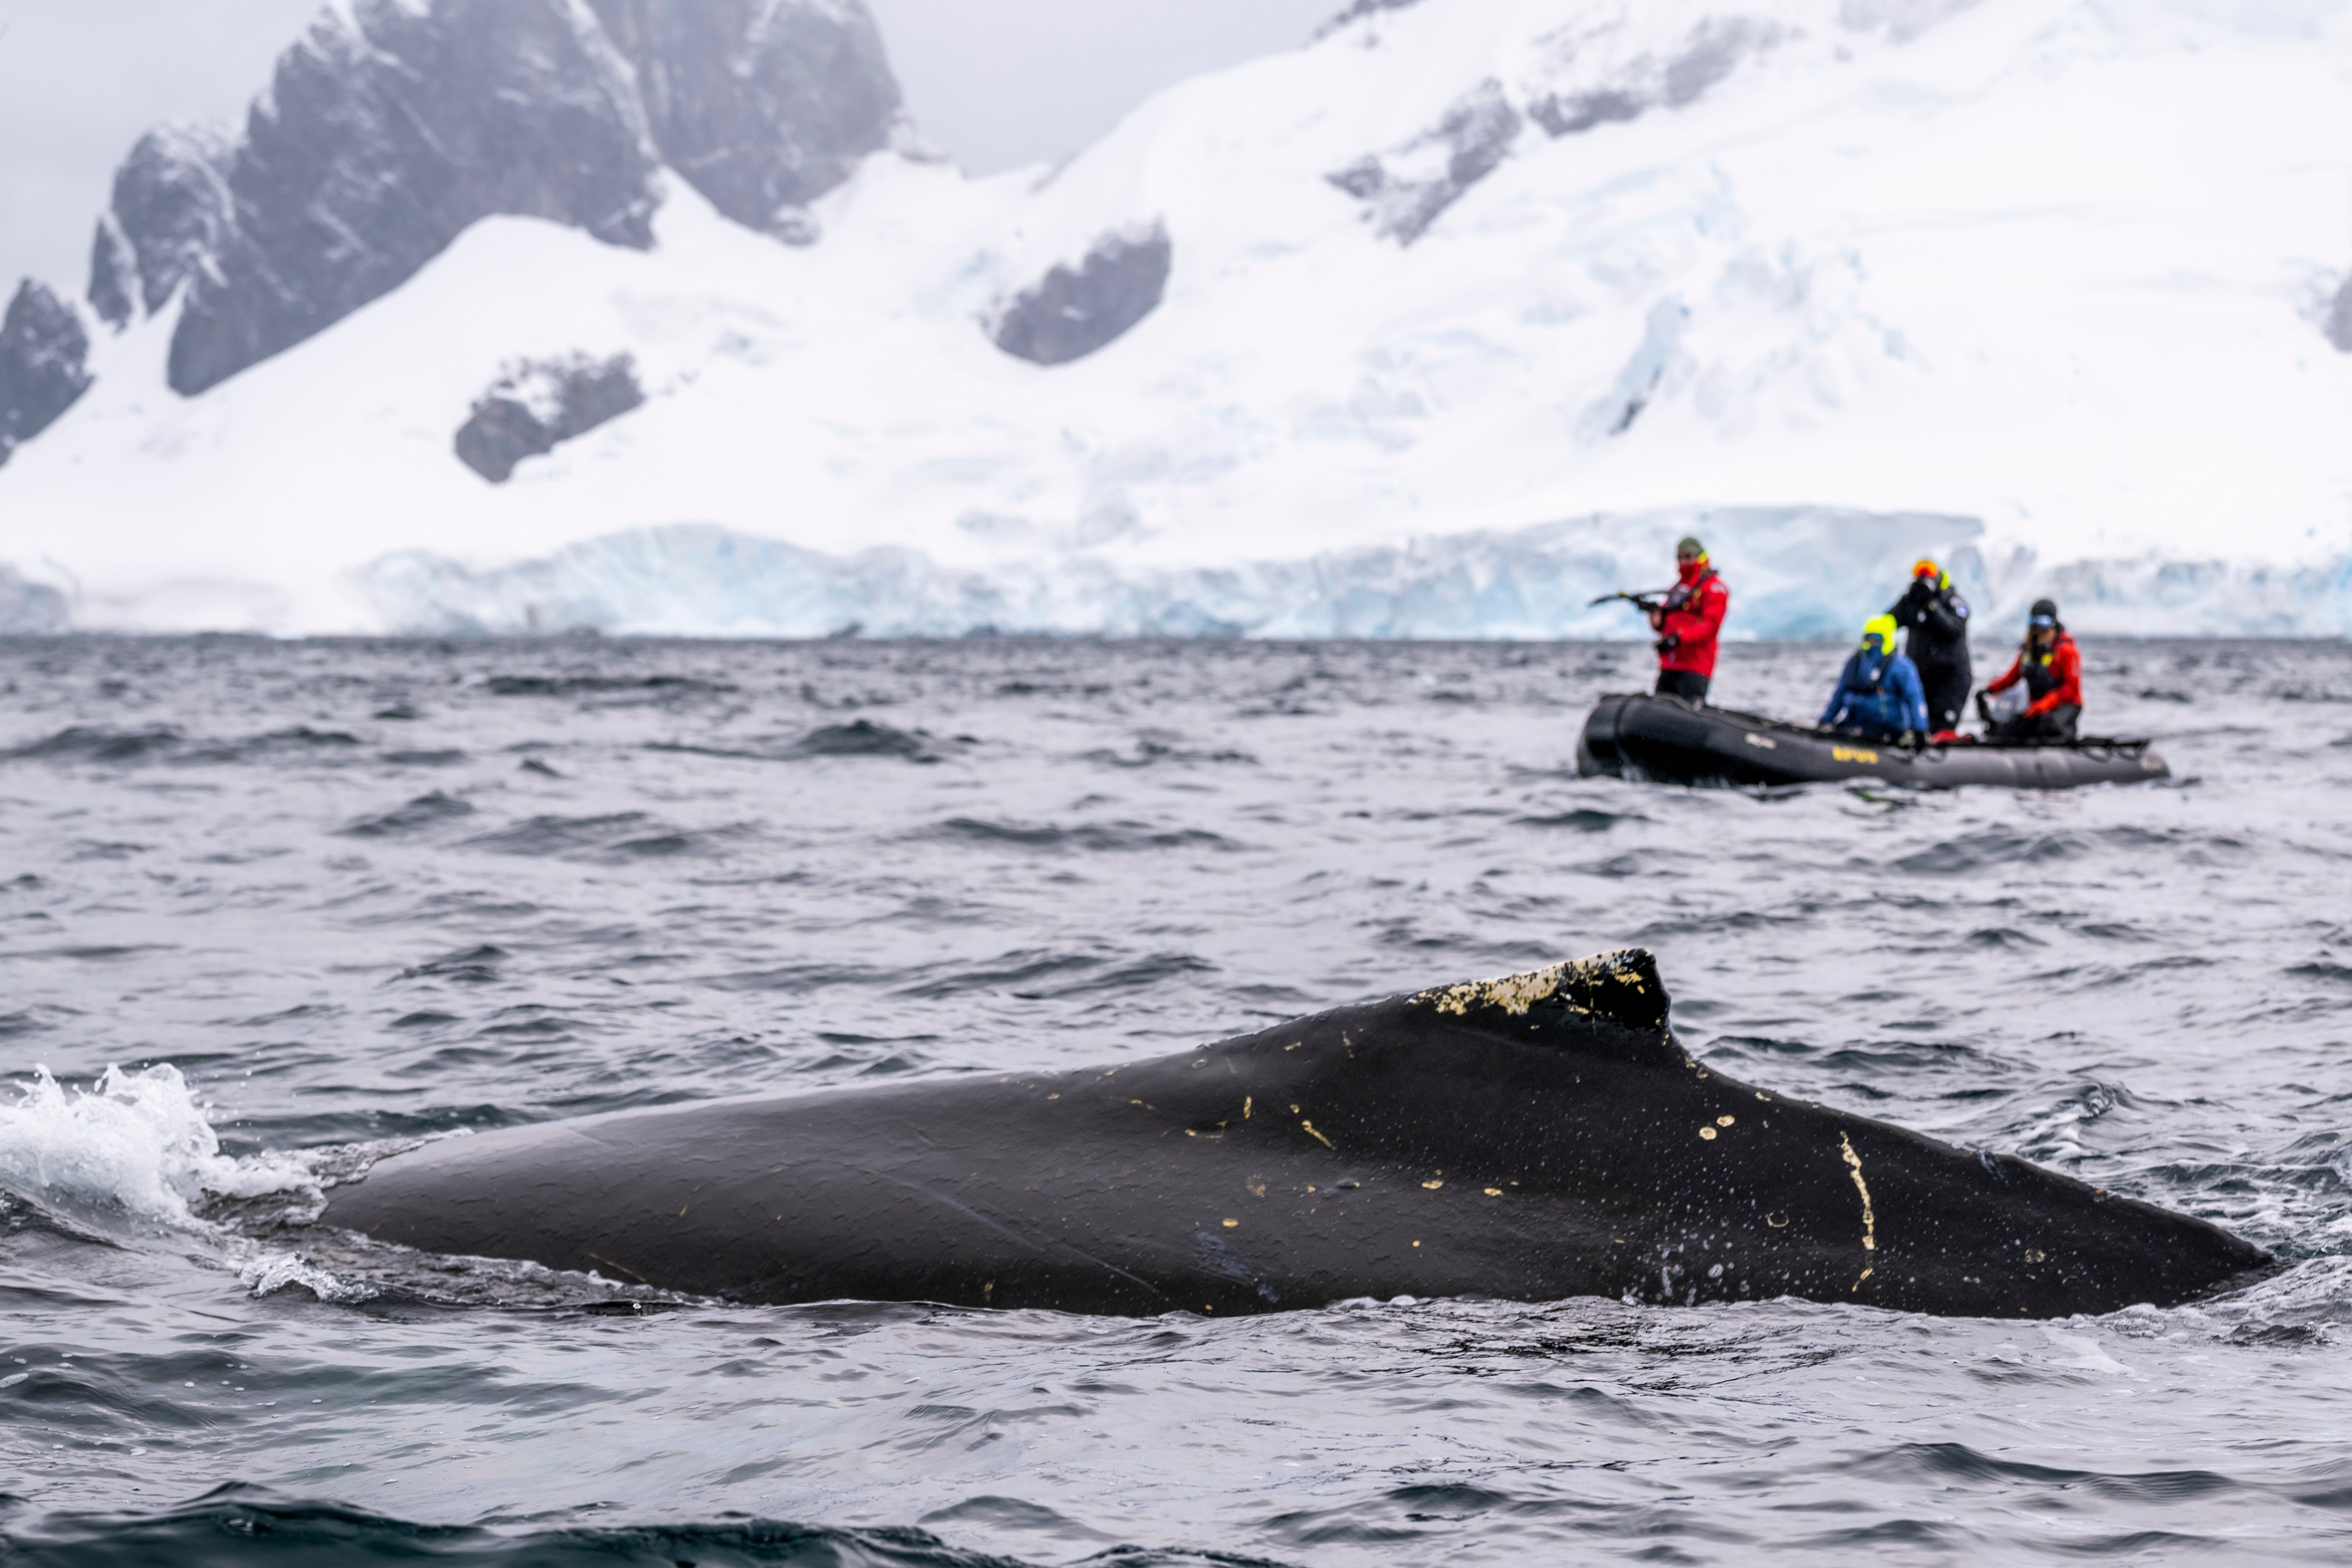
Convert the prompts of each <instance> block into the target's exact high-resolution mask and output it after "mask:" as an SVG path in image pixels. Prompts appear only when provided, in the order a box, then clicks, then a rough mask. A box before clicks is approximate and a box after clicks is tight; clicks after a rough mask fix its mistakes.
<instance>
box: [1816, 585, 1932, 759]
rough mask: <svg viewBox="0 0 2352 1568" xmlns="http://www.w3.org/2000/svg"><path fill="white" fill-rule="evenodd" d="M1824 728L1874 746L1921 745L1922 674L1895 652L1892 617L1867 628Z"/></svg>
mask: <svg viewBox="0 0 2352 1568" xmlns="http://www.w3.org/2000/svg"><path fill="white" fill-rule="evenodd" d="M1820 722H1821V727H1822V729H1824V730H1834V731H1837V732H1838V733H1840V734H1842V735H1859V736H1862V737H1864V738H1865V739H1867V740H1873V741H1894V740H1903V741H1908V742H1916V741H1917V740H1918V739H1919V738H1920V737H1921V736H1922V735H1925V734H1926V733H1927V696H1926V694H1925V692H1924V691H1923V689H1921V687H1920V684H1919V668H1918V666H1916V665H1915V664H1913V663H1912V662H1911V661H1910V660H1909V659H1907V658H1904V657H1903V656H1902V655H1901V654H1899V653H1897V652H1895V617H1894V616H1872V617H1871V618H1870V620H1869V621H1868V622H1866V623H1865V624H1864V626H1863V628H1862V646H1861V647H1858V648H1856V649H1855V650H1854V651H1853V655H1852V656H1851V657H1850V658H1847V659H1846V661H1845V668H1843V669H1842V670H1840V671H1839V672H1838V683H1837V689H1836V690H1835V691H1832V692H1831V693H1830V702H1829V706H1828V707H1826V708H1824V709H1822V717H1821V721H1820Z"/></svg>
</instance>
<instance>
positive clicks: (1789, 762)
mask: <svg viewBox="0 0 2352 1568" xmlns="http://www.w3.org/2000/svg"><path fill="white" fill-rule="evenodd" d="M1576 771H1577V772H1578V773H1580V774H1582V775H1583V776H1584V777H1586V778H1593V777H1596V776H1599V775H1602V774H1606V775H1608V776H1609V777H1612V778H1622V779H1642V780H1646V781H1648V782H1650V783H1653V784H1714V785H1717V786H1737V785H1753V784H1823V783H1828V782H1832V781H1834V780H1840V779H1883V780H1885V782H1886V783H1888V784H1907V785H1910V786H1912V787H1914V788H1919V789H1952V788H1957V787H1958V786H1959V785H1961V784H2000V785H2005V786H2007V787H2009V788H2011V789H2073V788H2074V787H2075V786H2076V785H2079V784H2137V783H2139V782H2141V781H2142V780H2146V779H2161V778H2169V777H2171V776H2172V770H2171V769H2170V768H2168V767H2167V766H2165V764H2164V759H2163V758H2162V757H2159V756H2158V755H2157V754H2156V752H2154V751H2152V750H2150V749H2149V746H2148V743H2147V742H2146V741H2102V740H2087V739H2086V740H2080V741H2075V742H2072V743H2071V744H2067V745H2028V744H2022V743H2019V742H1987V741H1964V742H1957V743H1955V744H1951V745H1944V746H1923V747H1921V748H1920V749H1919V750H1917V751H1916V752H1913V751H1906V750H1905V749H1904V748H1902V747H1900V746H1894V745H1885V744H1882V743H1880V742H1874V741H1859V740H1855V739H1853V737H1851V736H1846V735H1832V734H1829V733H1826V732H1824V731H1820V730H1815V729H1811V728H1809V727H1807V726H1804V725H1801V724H1788V723H1783V722H1782V721H1780V720H1778V719H1759V718H1758V717H1757V716H1756V715H1755V714H1753V713H1735V712H1732V711H1731V710H1728V709H1724V708H1706V707H1696V706H1694V705H1692V704H1691V703H1689V702H1686V701H1685V700H1683V699H1681V698H1679V697H1650V696H1631V697H1604V698H1602V699H1601V701H1600V702H1599V704H1598V705H1596V706H1595V707H1594V708H1593V710H1592V716H1591V718H1589V719H1587V720H1586V721H1584V733H1583V734H1582V735H1580V736H1579V737H1578V738H1577V742H1576Z"/></svg>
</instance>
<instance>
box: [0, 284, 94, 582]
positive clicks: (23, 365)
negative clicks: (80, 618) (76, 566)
mask: <svg viewBox="0 0 2352 1568" xmlns="http://www.w3.org/2000/svg"><path fill="white" fill-rule="evenodd" d="M92 379H93V378H92V377H91V375H90V374H89V332H88V331H84V330H83V328H82V324H81V318H80V317H79V316H78V315H76V314H75V313H74V309H73V307H72V306H70V305H68V304H67V303H66V302H65V301H64V300H60V299H58V297H57V296H56V295H55V294H53V293H51V292H49V290H48V289H46V288H44V287H43V286H41V285H40V284H38V283H36V282H34V281H33V280H32V279H29V278H27V279H25V281H24V283H23V284H22V285H21V286H19V287H18V289H16V298H15V299H13V300H9V301H8V313H7V314H6V315H5V317H0V464H5V463H6V462H7V460H8V456H9V454H10V453H12V452H14V451H15V450H16V448H17V447H21V446H23V445H24V444H25V443H26V442H27V441H29V440H31V439H32V438H33V437H36V436H37V435H39V434H40V433H41V432H42V431H44V430H46V429H47V428H48V427H49V426H51V425H54V424H56V423H57V420H58V416H59V415H61V414H63V413H64V412H65V411H66V410H67V409H68V408H71V407H72V406H73V405H74V402H75V400H76V399H78V398H79V397H80V396H81V395H82V394H83V393H85V392H88V391H89V384H90V382H91V380H92ZM44 591H46V590H44ZM0 593H5V585H0Z"/></svg>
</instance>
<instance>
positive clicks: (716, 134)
mask: <svg viewBox="0 0 2352 1568" xmlns="http://www.w3.org/2000/svg"><path fill="white" fill-rule="evenodd" d="M589 4H590V5H592V6H593V7H594V9H595V12H596V15H597V16H598V17H599V18H600V19H602V21H603V22H604V28H605V31H606V32H607V33H609V34H610V35H611V36H612V38H613V41H614V43H615V44H617V45H618V46H619V47H620V48H621V51H622V53H624V54H625V55H626V56H628V58H629V59H630V60H631V61H632V62H633V63H634V64H635V67H636V74H637V89H638V93H639V95H640V97H641V98H642V100H643V101H644V104H645V110H646V119H647V121H649V122H650V123H651V125H652V127H653V134H654V141H655V143H656V146H658V147H659V148H660V150H661V154H662V158H663V161H664V162H666V163H668V164H669V166H670V167H671V168H673V169H675V170H677V172H678V174H681V175H683V176H684V177H685V178H686V179H687V180H688V182H689V183H690V184H693V186H694V188H695V189H696V190H698V191H700V192H701V193H702V194H703V195H706V196H708V197H709V198H710V202H711V205H714V206H716V207H717V208H718V209H719V211H720V212H722V213H725V214H726V215H727V216H729V217H730V218H733V219H734V220H735V221H736V222H737V223H740V224H743V225H746V226H749V227H751V228H758V229H764V230H767V231H769V232H771V233H774V234H777V235H778V236H779V237H782V238H785V239H789V240H793V241H795V242H804V241H805V240H806V239H808V238H813V237H814V231H813V229H811V228H810V226H809V225H808V220H807V218H806V216H805V215H804V214H803V211H802V209H803V208H804V207H806V206H807V205H808V204H809V203H810V202H812V201H814V200H815V199H816V198H817V197H819V196H821V195H824V193H825V192H827V191H829V190H831V189H833V188H834V187H835V185H838V184H841V183H842V181H844V180H845V179H847V178H848V177H849V175H850V174H851V173H852V172H853V171H854V170H856V167H857V164H858V162H859V160H861V159H863V158H864V157H866V155H867V154H868V153H874V152H877V151H878V150H880V149H881V148H882V147H884V146H886V145H887V144H888V143H889V141H890V138H891V135H892V133H893V132H894V131H895V130H896V129H897V128H898V123H899V118H900V100H899V95H898V81H897V79H895V78H894V77H892V76H891V74H890V64H889V61H888V59H887V57H886V56H885V55H884V53H883V49H882V35H881V33H880V32H879V31H878V30H877V28H876V27H875V26H874V18H873V17H872V16H870V15H868V14H867V12H866V7H865V5H862V4H860V3H859V0H847V3H842V0H699V3H698V4H692V5H682V4H679V3H677V0H589Z"/></svg>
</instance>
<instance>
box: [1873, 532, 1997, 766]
mask: <svg viewBox="0 0 2352 1568" xmlns="http://www.w3.org/2000/svg"><path fill="white" fill-rule="evenodd" d="M1886 613H1887V614H1888V615H1890V616H1894V617H1895V625H1897V626H1907V627H1909V628H1910V632H1911V635H1910V637H1908V638H1906V639H1905V645H1904V649H1903V651H1904V654H1905V656H1906V657H1907V658H1909V659H1910V660H1911V662H1912V664H1913V665H1915V666H1916V667H1917V668H1918V671H1919V684H1920V686H1921V688H1922V689H1925V690H1926V692H1927V728H1928V729H1929V730H1931V731H1934V732H1935V733H1934V738H1935V739H1936V740H1937V741H1957V740H1958V739H1959V738H1960V733H1959V731H1960V715H1961V714H1962V713H1964V712H1965V711H1967V710H1968V705H1969V687H1970V686H1971V685H1973V684H1974V683H1975V680H1976V674H1975V672H1974V671H1973V670H1972V669H1971V668H1969V602H1968V601H1967V600H1966V599H1963V598H1961V597H1960V595H1959V591H1958V589H1956V588H1954V587H1953V586H1952V578H1951V574H1949V573H1948V572H1946V571H1945V570H1944V569H1943V568H1942V567H1940V566H1938V565H1937V564H1936V563H1934V562H1933V561H1922V562H1920V563H1918V564H1917V565H1916V566H1914V567H1912V568H1911V588H1910V591H1909V592H1907V593H1906V594H1905V595H1903V596H1902V597H1901V598H1899V599H1897V600H1895V603H1894V605H1893V606H1892V607H1890V608H1889V609H1888V610H1887V612H1886Z"/></svg>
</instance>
